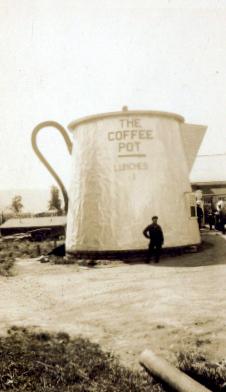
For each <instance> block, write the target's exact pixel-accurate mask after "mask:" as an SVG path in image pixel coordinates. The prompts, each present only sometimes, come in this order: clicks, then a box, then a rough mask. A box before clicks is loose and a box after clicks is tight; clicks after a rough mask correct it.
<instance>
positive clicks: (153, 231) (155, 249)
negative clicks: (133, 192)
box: [143, 216, 164, 263]
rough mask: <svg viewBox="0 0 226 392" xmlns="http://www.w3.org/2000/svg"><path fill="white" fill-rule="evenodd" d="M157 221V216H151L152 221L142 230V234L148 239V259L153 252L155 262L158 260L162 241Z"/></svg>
mask: <svg viewBox="0 0 226 392" xmlns="http://www.w3.org/2000/svg"><path fill="white" fill-rule="evenodd" d="M157 222H158V217H157V216H153V217H152V223H151V224H150V225H148V226H147V227H146V228H145V229H144V231H143V234H144V236H145V237H146V238H148V239H149V240H150V243H149V259H150V258H151V256H152V255H153V254H155V263H158V262H159V258H160V254H161V249H162V245H163V243H164V236H163V232H162V228H161V226H159V225H158V223H157ZM149 261H150V260H149Z"/></svg>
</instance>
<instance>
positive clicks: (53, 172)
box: [31, 121, 72, 213]
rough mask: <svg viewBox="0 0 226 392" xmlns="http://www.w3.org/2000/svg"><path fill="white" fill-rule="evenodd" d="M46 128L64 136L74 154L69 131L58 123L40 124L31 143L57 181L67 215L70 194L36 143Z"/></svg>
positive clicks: (35, 129) (47, 122) (46, 122)
mask: <svg viewBox="0 0 226 392" xmlns="http://www.w3.org/2000/svg"><path fill="white" fill-rule="evenodd" d="M45 127H54V128H56V129H57V130H58V131H59V132H60V133H61V135H62V136H63V138H64V141H65V143H66V146H67V149H68V151H69V154H71V152H72V142H71V140H70V138H69V136H68V133H67V131H66V130H65V129H64V128H63V127H62V125H60V124H59V123H57V122H56V121H44V122H42V123H40V124H38V125H37V126H36V127H35V128H34V130H33V132H32V136H31V143H32V147H33V150H34V152H35V153H36V155H37V156H38V158H39V159H40V161H41V162H42V163H43V164H44V166H45V167H46V168H47V170H48V171H49V172H50V174H52V176H53V177H54V179H55V180H56V182H57V183H58V185H59V187H60V189H61V192H62V194H63V198H64V209H65V213H67V211H68V194H67V191H66V189H65V186H64V184H63V182H62V181H61V179H60V177H59V176H58V175H57V173H56V172H55V170H54V169H53V168H52V166H50V164H49V162H48V161H47V160H46V159H45V157H44V156H43V155H42V153H41V152H40V150H39V148H38V146H37V142H36V138H37V134H38V132H39V131H40V130H41V129H42V128H45Z"/></svg>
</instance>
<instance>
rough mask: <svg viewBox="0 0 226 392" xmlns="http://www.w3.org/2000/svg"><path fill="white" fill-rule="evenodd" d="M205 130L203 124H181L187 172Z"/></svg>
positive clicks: (190, 167) (205, 127)
mask: <svg viewBox="0 0 226 392" xmlns="http://www.w3.org/2000/svg"><path fill="white" fill-rule="evenodd" d="M206 130H207V126H205V125H197V124H186V123H183V124H181V136H182V140H183V145H184V150H185V155H186V159H187V164H188V170H189V173H190V171H191V169H192V166H193V163H194V160H195V158H196V155H197V153H198V150H199V147H200V145H201V143H202V140H203V138H204V135H205V133H206Z"/></svg>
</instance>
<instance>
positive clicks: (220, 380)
mask: <svg viewBox="0 0 226 392" xmlns="http://www.w3.org/2000/svg"><path fill="white" fill-rule="evenodd" d="M178 363H179V367H180V369H181V370H182V371H184V372H185V373H187V374H188V375H189V376H190V377H192V378H194V379H195V380H196V381H198V382H200V384H203V385H205V386H206V387H207V388H209V389H210V390H211V391H214V392H223V391H226V361H221V362H218V363H214V362H209V361H207V360H206V359H205V357H204V356H202V355H197V354H193V353H189V354H184V353H180V354H179V356H178Z"/></svg>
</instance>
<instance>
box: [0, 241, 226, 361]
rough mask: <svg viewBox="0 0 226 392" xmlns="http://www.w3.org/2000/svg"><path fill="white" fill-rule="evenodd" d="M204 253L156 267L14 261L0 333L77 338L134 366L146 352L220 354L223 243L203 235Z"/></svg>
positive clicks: (1, 302)
mask: <svg viewBox="0 0 226 392" xmlns="http://www.w3.org/2000/svg"><path fill="white" fill-rule="evenodd" d="M203 239H204V250H203V251H202V252H200V253H196V254H187V255H183V256H177V257H175V258H172V257H170V258H164V259H162V260H161V262H160V264H157V265H156V264H151V265H147V264H143V263H136V264H124V263H122V264H113V265H109V266H100V267H95V268H93V269H87V268H80V267H77V266H76V265H54V264H50V263H47V264H41V263H40V262H38V261H37V260H34V259H33V260H19V261H17V263H16V266H15V273H14V276H13V277H10V278H6V277H0V333H1V334H3V333H5V332H6V330H7V328H9V327H10V326H12V325H17V326H22V325H23V326H34V327H37V328H42V329H45V330H52V331H66V332H68V333H70V334H71V335H77V334H81V335H83V336H85V337H89V338H90V339H91V340H92V341H95V342H98V343H100V345H101V346H102V347H103V348H104V349H107V350H110V351H113V352H114V353H115V354H116V355H119V356H120V358H121V360H122V361H123V362H124V363H125V364H127V365H129V366H131V367H138V366H139V365H138V356H139V354H140V353H141V352H142V350H143V349H145V348H151V349H153V350H155V351H156V352H157V353H158V354H161V355H163V356H164V357H165V358H167V359H168V360H170V361H171V362H174V361H175V358H176V354H177V353H178V352H179V351H186V352H188V351H191V350H194V351H196V352H197V351H201V352H204V353H205V354H206V355H207V357H208V358H209V359H212V360H219V359H223V358H225V356H226V332H225V331H226V283H225V282H226V241H225V239H224V238H223V237H222V236H220V235H218V234H216V233H213V234H208V233H207V234H204V235H203Z"/></svg>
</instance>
